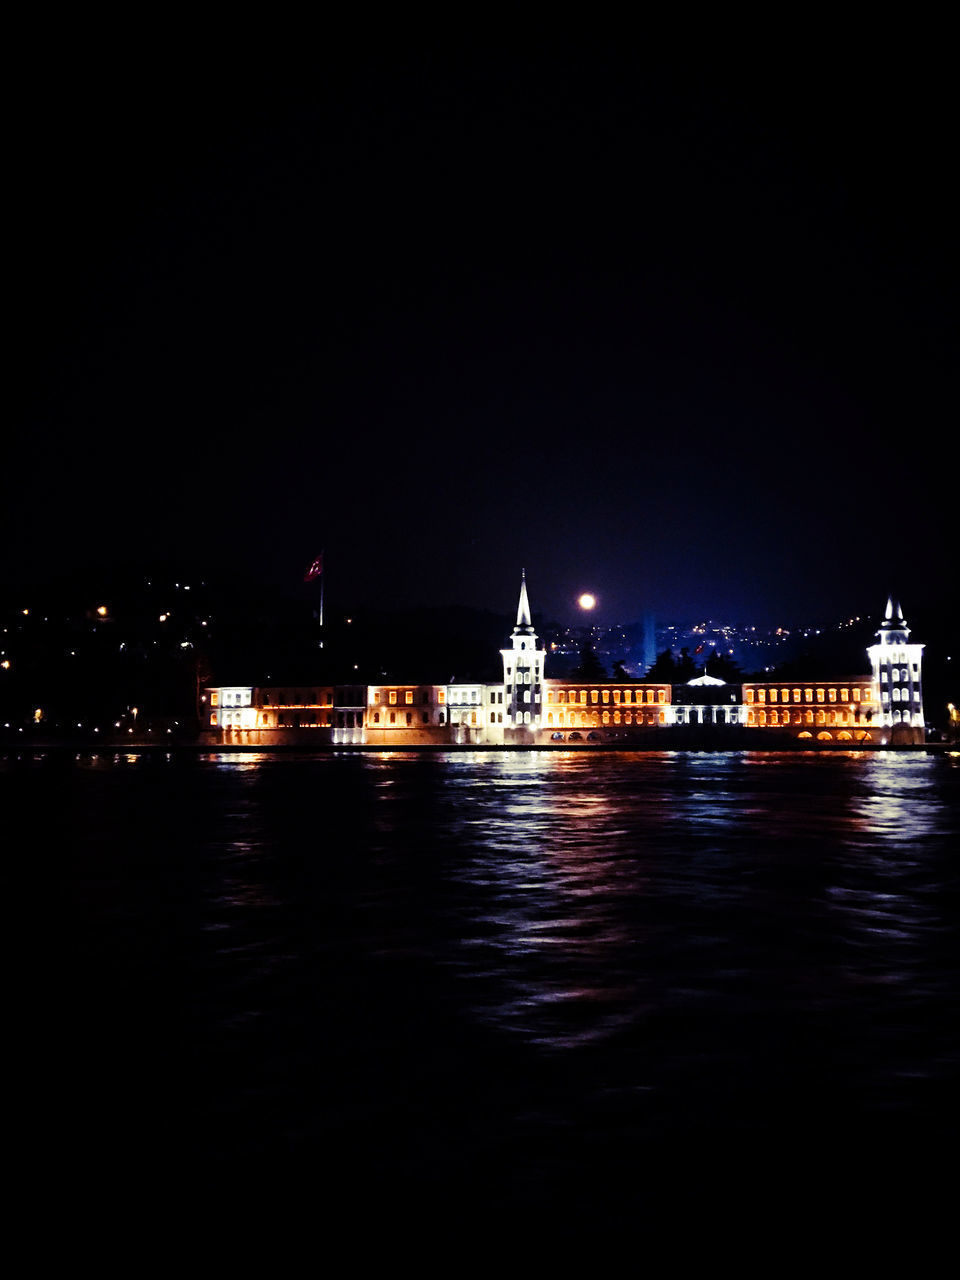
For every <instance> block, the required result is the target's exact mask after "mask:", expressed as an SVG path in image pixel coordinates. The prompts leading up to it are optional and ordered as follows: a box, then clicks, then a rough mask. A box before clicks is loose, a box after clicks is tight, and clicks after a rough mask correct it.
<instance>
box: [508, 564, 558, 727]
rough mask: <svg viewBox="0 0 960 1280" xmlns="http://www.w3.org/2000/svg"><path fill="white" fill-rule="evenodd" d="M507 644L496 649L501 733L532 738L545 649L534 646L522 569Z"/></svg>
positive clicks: (539, 703)
mask: <svg viewBox="0 0 960 1280" xmlns="http://www.w3.org/2000/svg"><path fill="white" fill-rule="evenodd" d="M510 645H511V647H510V648H509V649H501V650H500V656H501V657H502V658H503V690H504V703H505V704H506V708H507V709H508V717H507V722H508V725H509V731H508V732H507V733H505V734H504V737H505V738H506V740H507V741H508V742H509V741H513V742H525V741H526V742H532V741H534V739H535V736H536V734H537V732H538V730H539V728H540V724H541V720H542V715H543V712H542V706H543V664H544V660H545V658H546V656H547V655H546V650H545V649H538V648H537V637H536V634H535V632H534V630H533V624H532V622H531V621H530V602H529V600H528V599H527V571H526V569H524V570H523V572H522V575H521V578H520V604H519V605H518V607H517V625H516V626H515V627H514V628H513V634H512V635H511V636H510ZM504 727H505V728H506V726H504Z"/></svg>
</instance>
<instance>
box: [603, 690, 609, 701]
mask: <svg viewBox="0 0 960 1280" xmlns="http://www.w3.org/2000/svg"><path fill="white" fill-rule="evenodd" d="M603 700H604V702H609V701H610V690H609V689H604V691H603Z"/></svg>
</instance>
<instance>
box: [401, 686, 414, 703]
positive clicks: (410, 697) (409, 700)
mask: <svg viewBox="0 0 960 1280" xmlns="http://www.w3.org/2000/svg"><path fill="white" fill-rule="evenodd" d="M403 699H404V702H406V704H407V706H408V707H409V706H412V705H413V690H412V689H408V690H407V692H406V693H405V694H404V695H403Z"/></svg>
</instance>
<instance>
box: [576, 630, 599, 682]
mask: <svg viewBox="0 0 960 1280" xmlns="http://www.w3.org/2000/svg"><path fill="white" fill-rule="evenodd" d="M570 674H571V675H572V676H573V678H574V679H575V680H606V678H607V672H606V668H605V667H604V666H603V664H602V663H601V661H600V659H599V658H598V657H597V651H596V649H594V647H593V641H592V640H584V642H583V644H582V645H581V646H580V662H579V665H578V666H576V667H574V669H573V671H571V672H570Z"/></svg>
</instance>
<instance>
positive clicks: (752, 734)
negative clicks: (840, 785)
mask: <svg viewBox="0 0 960 1280" xmlns="http://www.w3.org/2000/svg"><path fill="white" fill-rule="evenodd" d="M909 637H910V629H909V628H908V627H907V624H906V622H905V620H904V617H903V612H902V610H901V609H900V606H899V604H898V605H896V606H895V605H894V602H893V600H892V599H891V600H890V601H888V603H887V610H886V614H885V616H884V620H883V622H882V624H881V626H880V629H879V631H878V632H877V643H876V644H874V645H871V646H870V648H869V650H868V655H869V658H870V662H871V667H872V671H871V672H870V674H866V675H855V676H849V677H844V678H840V679H836V680H799V681H798V680H792V681H790V680H769V681H759V682H758V681H752V680H749V681H745V682H744V683H743V684H742V685H740V684H728V683H726V682H724V681H723V680H718V679H717V678H716V677H714V676H708V675H702V676H698V677H697V678H696V679H694V680H691V681H689V682H688V683H687V684H682V685H669V684H650V683H647V682H644V681H613V680H599V681H590V680H575V679H564V680H558V679H552V678H550V677H549V676H547V674H546V652H545V649H544V648H543V647H542V646H541V645H540V644H539V641H538V637H537V635H536V633H535V631H534V628H533V623H532V621H531V614H530V602H529V598H528V594H527V582H526V574H525V573H524V574H523V576H522V578H521V583H520V600H519V604H518V607H517V621H516V625H515V626H514V628H513V631H512V633H511V635H510V638H509V643H508V645H507V646H506V647H505V648H503V649H501V650H500V656H501V659H502V662H503V678H502V680H500V681H496V682H494V683H485V682H469V681H466V682H464V681H460V682H451V683H448V684H398V683H384V684H375V685H311V686H296V687H291V686H277V687H274V686H271V687H268V688H257V687H254V686H241V685H229V686H217V687H215V688H209V689H208V690H207V695H208V701H209V713H208V724H207V725H206V726H205V727H204V733H205V737H206V739H207V740H208V741H209V742H210V743H211V744H216V745H231V744H234V745H237V746H262V747H269V746H271V745H272V746H281V745H304V746H309V745H321V744H325V745H330V746H364V747H382V748H384V749H389V748H393V747H423V746H437V747H442V746H464V747H467V746H475V747H483V746H490V747H497V746H539V745H556V744H559V743H570V744H573V745H577V744H580V743H584V744H586V743H594V744H595V743H604V742H605V743H608V744H610V745H615V744H619V745H629V744H630V743H631V742H636V743H637V744H638V745H639V744H641V743H649V742H650V741H651V735H656V737H657V739H658V740H659V739H660V738H661V736H662V735H664V734H669V731H671V730H673V731H674V733H673V737H675V738H676V739H678V740H680V739H683V740H684V741H687V740H690V738H691V737H695V736H696V735H700V737H701V738H709V737H710V736H711V735H712V736H714V737H716V736H717V735H727V739H726V740H729V741H730V742H731V744H733V742H734V740H736V741H739V742H741V743H746V742H747V741H749V742H751V743H753V744H754V745H759V746H763V745H774V744H777V743H778V744H781V745H786V744H789V743H795V742H798V741H800V742H810V743H811V745H812V744H815V743H828V742H841V743H851V744H853V745H856V744H858V743H864V744H866V743H869V744H873V745H877V746H883V745H890V746H896V745H908V744H912V743H922V742H923V741H924V724H923V701H922V692H921V664H922V654H923V645H921V644H916V643H910V640H909ZM731 735H737V736H736V739H734V737H733V736H731ZM663 740H664V744H665V745H666V741H667V740H668V738H664V739H663Z"/></svg>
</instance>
